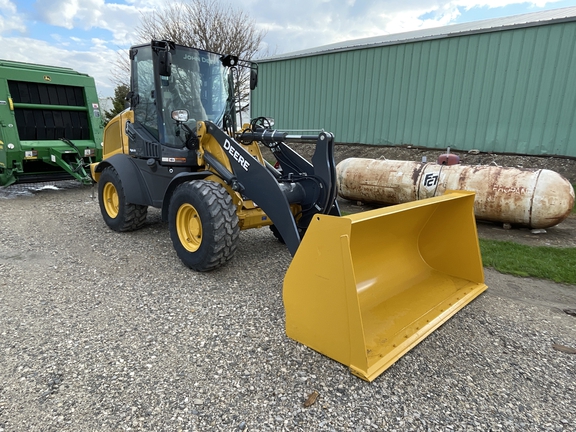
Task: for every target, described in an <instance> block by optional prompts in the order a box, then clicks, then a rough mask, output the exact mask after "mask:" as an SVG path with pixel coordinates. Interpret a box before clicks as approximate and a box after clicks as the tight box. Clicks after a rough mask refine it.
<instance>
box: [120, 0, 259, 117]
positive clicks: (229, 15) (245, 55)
mask: <svg viewBox="0 0 576 432" xmlns="http://www.w3.org/2000/svg"><path fill="white" fill-rule="evenodd" d="M137 35H138V39H139V42H140V43H147V42H150V40H152V39H157V40H170V41H173V42H175V43H177V44H179V45H185V46H190V47H194V48H198V49H202V50H206V51H212V52H216V53H221V54H232V55H235V56H238V57H239V58H240V59H244V60H252V59H255V58H257V56H258V53H259V52H260V45H261V43H262V40H263V39H264V36H265V35H266V32H265V31H264V30H257V29H256V25H255V22H254V20H253V19H252V18H251V17H250V15H249V14H247V13H246V12H244V11H242V10H240V9H237V8H234V7H232V6H230V5H223V4H222V3H220V2H219V1H218V0H184V2H177V1H170V2H168V3H166V4H165V5H164V6H163V7H161V8H159V9H156V10H154V11H153V12H150V13H146V14H143V15H142V21H141V24H140V26H139V27H138V28H137ZM123 61H124V63H123V64H117V65H116V68H115V72H114V73H113V75H114V78H115V80H116V82H117V83H118V84H126V83H127V82H128V80H127V79H126V78H123V74H124V72H125V71H127V70H128V71H129V69H130V68H129V67H126V64H127V62H128V59H127V58H125V59H124V60H123ZM239 72H240V74H239V79H238V80H237V88H236V89H235V90H236V94H238V92H239V94H240V107H241V110H244V109H246V108H247V107H248V101H249V85H248V82H249V73H248V71H247V70H240V71H239Z"/></svg>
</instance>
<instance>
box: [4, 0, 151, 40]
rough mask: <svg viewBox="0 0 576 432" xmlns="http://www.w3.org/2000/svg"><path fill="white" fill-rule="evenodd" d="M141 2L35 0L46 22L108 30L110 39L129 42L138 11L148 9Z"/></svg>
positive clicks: (38, 10) (72, 27) (68, 27)
mask: <svg viewBox="0 0 576 432" xmlns="http://www.w3.org/2000/svg"><path fill="white" fill-rule="evenodd" d="M0 1H3V0H0ZM140 3H141V2H138V5H137V6H136V5H126V4H119V3H105V1H104V0H37V2H36V3H35V7H36V10H37V12H38V16H39V17H40V19H41V20H42V21H43V22H45V23H47V24H50V25H53V26H58V27H64V28H67V29H74V28H78V29H82V30H90V29H93V28H99V29H103V30H108V31H110V32H111V33H112V42H113V43H115V44H118V45H126V44H128V45H129V44H131V43H132V42H134V40H135V29H136V27H137V25H138V23H139V22H140V17H141V14H142V13H145V12H148V11H150V10H151V9H150V8H149V7H143V6H142V5H141V4H140Z"/></svg>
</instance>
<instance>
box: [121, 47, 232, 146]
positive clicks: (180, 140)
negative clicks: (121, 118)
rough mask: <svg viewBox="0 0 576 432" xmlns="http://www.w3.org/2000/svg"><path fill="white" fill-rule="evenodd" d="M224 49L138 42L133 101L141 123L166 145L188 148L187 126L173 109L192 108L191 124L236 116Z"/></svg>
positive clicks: (133, 52) (133, 55) (132, 54)
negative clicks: (184, 127)
mask: <svg viewBox="0 0 576 432" xmlns="http://www.w3.org/2000/svg"><path fill="white" fill-rule="evenodd" d="M220 57H221V56H220V55H219V54H215V53H212V52H208V51H203V50H198V49H194V48H189V47H185V46H182V45H176V44H174V43H171V42H165V41H153V42H152V44H148V45H142V46H137V47H133V48H132V49H131V50H130V58H131V62H132V65H131V71H132V75H131V90H132V98H131V106H132V110H133V111H134V121H135V123H136V125H140V126H141V127H142V128H144V129H145V130H146V131H147V132H148V133H149V134H150V135H151V138H153V139H154V140H155V141H158V142H160V143H161V144H162V145H164V146H168V147H174V148H182V147H183V146H184V144H185V141H186V140H185V131H184V130H183V127H182V125H181V124H180V122H176V121H175V120H174V119H173V117H172V113H173V112H174V111H177V110H186V111H187V112H188V116H187V117H188V119H187V120H186V121H185V126H188V128H189V129H194V128H195V127H196V122H197V121H206V120H209V121H211V122H213V123H215V124H216V125H218V126H219V127H223V126H224V120H225V118H227V119H230V118H232V119H233V118H234V117H235V116H234V113H233V112H231V111H233V110H234V103H233V91H232V85H231V84H232V82H231V79H230V77H229V73H230V70H229V68H228V67H226V66H224V65H223V63H222V61H221V60H220Z"/></svg>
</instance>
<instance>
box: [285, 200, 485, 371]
mask: <svg viewBox="0 0 576 432" xmlns="http://www.w3.org/2000/svg"><path fill="white" fill-rule="evenodd" d="M486 288H487V287H486V285H485V284H484V273H483V268H482V258H481V255H480V249H479V245H478V236H477V232H476V224H475V219H474V193H473V192H464V191H452V192H450V193H447V194H446V195H443V196H439V197H435V198H430V199H425V200H421V201H415V202H410V203H406V204H400V205H396V206H391V207H386V208H382V209H377V210H372V211H367V212H363V213H358V214H354V215H349V216H342V217H334V216H329V215H317V216H316V217H315V218H314V219H313V220H312V223H311V224H310V226H309V228H308V230H307V232H306V236H305V237H304V239H303V240H302V243H301V244H300V247H299V249H298V251H297V252H296V255H295V256H294V259H293V261H292V264H291V265H290V267H289V269H288V272H287V274H286V277H285V279H284V292H283V296H284V306H285V310H286V333H287V335H288V336H289V337H291V338H292V339H295V340H297V341H298V342H301V343H303V344H304V345H307V346H309V347H310V348H312V349H314V350H316V351H318V352H320V353H322V354H324V355H326V356H328V357H330V358H332V359H334V360H336V361H338V362H340V363H343V364H345V365H347V366H349V367H350V370H351V372H352V373H353V374H355V375H357V376H359V377H361V378H363V379H365V380H367V381H372V380H374V379H375V378H376V377H377V376H378V375H380V374H381V373H382V372H384V371H385V370H386V369H387V368H389V367H390V366H391V365H392V364H393V363H394V362H395V361H396V360H398V359H399V358H400V357H402V356H403V355H404V354H405V353H406V352H408V351H409V350H410V349H412V348H413V347H414V346H416V345H417V344H418V343H419V342H421V341H422V340H423V339H424V338H426V336H427V335H429V334H430V333H431V332H433V331H434V330H435V329H436V328H438V327H439V326H440V325H442V324H443V323H444V322H445V321H446V320H448V319H449V318H450V317H451V316H452V315H454V314H455V313H456V312H458V311H459V310H460V309H462V308H463V307H464V306H465V305H466V304H468V303H469V302H471V301H472V300H473V299H474V298H475V297H476V296H478V295H479V294H480V293H482V292H483V291H484V290H485V289H486Z"/></svg>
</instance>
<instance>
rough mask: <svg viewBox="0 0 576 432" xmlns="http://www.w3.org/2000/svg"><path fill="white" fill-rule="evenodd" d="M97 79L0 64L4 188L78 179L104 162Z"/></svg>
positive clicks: (0, 160) (1, 181)
mask: <svg viewBox="0 0 576 432" xmlns="http://www.w3.org/2000/svg"><path fill="white" fill-rule="evenodd" d="M102 131H103V123H102V118H101V116H100V106H99V103H98V95H97V93H96V85H95V84H94V79H93V78H92V77H90V76H88V75H86V74H82V73H79V72H76V71H74V70H72V69H69V68H62V67H54V66H44V65H36V64H29V63H20V62H13V61H7V60H0V186H8V185H10V184H13V183H30V182H41V181H55V180H65V179H71V178H75V179H77V180H79V181H81V182H82V183H85V184H90V183H91V182H92V180H91V178H90V175H89V173H88V172H87V170H86V169H85V167H87V166H88V165H89V164H90V163H93V162H97V161H100V160H101V159H102Z"/></svg>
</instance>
